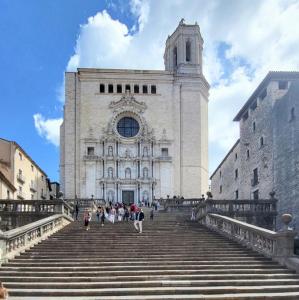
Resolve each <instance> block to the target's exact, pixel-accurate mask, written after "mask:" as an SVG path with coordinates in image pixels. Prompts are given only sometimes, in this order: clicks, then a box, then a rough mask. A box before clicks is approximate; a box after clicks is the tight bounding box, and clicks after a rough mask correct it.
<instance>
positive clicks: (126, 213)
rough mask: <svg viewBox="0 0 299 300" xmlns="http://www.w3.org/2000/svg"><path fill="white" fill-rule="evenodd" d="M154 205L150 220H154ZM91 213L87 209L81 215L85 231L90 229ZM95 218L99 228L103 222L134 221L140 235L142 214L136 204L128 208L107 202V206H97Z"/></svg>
mask: <svg viewBox="0 0 299 300" xmlns="http://www.w3.org/2000/svg"><path fill="white" fill-rule="evenodd" d="M154 208H155V209H156V206H155V205H154V206H153V207H152V209H151V211H150V220H153V219H154ZM75 212H76V220H78V214H79V205H78V204H77V205H76V208H75ZM91 215H92V214H91V211H90V210H89V209H85V211H84V214H83V220H84V226H85V228H86V230H89V229H90V221H91ZM96 217H97V221H98V222H100V224H101V226H104V224H105V221H106V220H107V221H109V222H111V223H112V224H114V223H115V222H129V220H131V221H134V228H135V229H136V231H138V232H139V233H142V222H143V220H144V212H143V210H142V208H139V207H138V206H137V205H136V204H134V203H133V204H131V205H130V206H126V205H125V204H122V203H116V204H113V203H112V202H109V204H107V205H102V206H98V207H97V209H96Z"/></svg>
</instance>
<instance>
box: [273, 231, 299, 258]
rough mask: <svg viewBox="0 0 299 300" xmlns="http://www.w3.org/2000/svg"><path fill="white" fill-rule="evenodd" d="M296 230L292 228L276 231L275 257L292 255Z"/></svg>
mask: <svg viewBox="0 0 299 300" xmlns="http://www.w3.org/2000/svg"><path fill="white" fill-rule="evenodd" d="M296 234H297V233H296V232H295V231H293V230H289V231H281V232H277V235H276V247H275V257H276V258H278V259H285V258H288V257H291V256H294V238H295V236H296Z"/></svg>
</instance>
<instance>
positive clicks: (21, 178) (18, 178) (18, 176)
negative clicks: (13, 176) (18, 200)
mask: <svg viewBox="0 0 299 300" xmlns="http://www.w3.org/2000/svg"><path fill="white" fill-rule="evenodd" d="M17 180H18V181H19V182H20V183H22V184H23V183H24V182H25V177H24V176H23V175H22V174H20V173H19V174H18V175H17Z"/></svg>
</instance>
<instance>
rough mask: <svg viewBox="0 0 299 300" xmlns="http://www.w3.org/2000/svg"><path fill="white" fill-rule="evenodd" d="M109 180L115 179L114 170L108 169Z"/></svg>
mask: <svg viewBox="0 0 299 300" xmlns="http://www.w3.org/2000/svg"><path fill="white" fill-rule="evenodd" d="M108 178H113V168H112V167H110V168H108Z"/></svg>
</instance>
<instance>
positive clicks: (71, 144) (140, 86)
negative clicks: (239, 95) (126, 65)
mask: <svg viewBox="0 0 299 300" xmlns="http://www.w3.org/2000/svg"><path fill="white" fill-rule="evenodd" d="M202 46H203V39H202V37H201V34H200V30H199V26H198V25H197V24H195V25H186V24H184V22H183V20H182V21H181V22H180V24H179V25H178V27H177V28H176V30H175V32H174V33H173V34H172V35H171V36H169V37H168V38H167V41H166V48H165V54H164V63H165V71H153V70H150V71H149V70H118V69H91V68H79V69H78V70H77V72H68V73H66V75H65V82H66V83H65V92H66V102H65V108H64V121H63V124H62V126H61V134H60V136H61V142H60V145H61V158H60V176H61V178H60V182H61V188H62V192H63V193H64V196H65V198H74V197H75V196H77V197H80V198H84V197H87V198H90V197H95V198H99V199H105V200H109V201H118V202H126V203H131V202H138V201H142V200H144V201H146V200H148V201H152V199H153V198H154V197H155V198H160V197H163V198H164V197H166V196H167V195H170V196H173V195H181V196H184V197H185V198H186V197H200V195H201V194H202V193H205V192H206V191H207V190H208V90H209V84H208V83H207V81H206V79H205V78H204V76H203V74H202Z"/></svg>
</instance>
